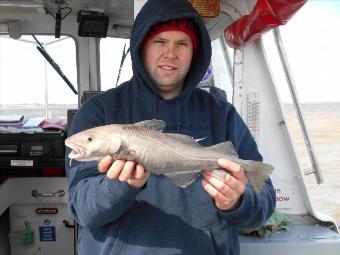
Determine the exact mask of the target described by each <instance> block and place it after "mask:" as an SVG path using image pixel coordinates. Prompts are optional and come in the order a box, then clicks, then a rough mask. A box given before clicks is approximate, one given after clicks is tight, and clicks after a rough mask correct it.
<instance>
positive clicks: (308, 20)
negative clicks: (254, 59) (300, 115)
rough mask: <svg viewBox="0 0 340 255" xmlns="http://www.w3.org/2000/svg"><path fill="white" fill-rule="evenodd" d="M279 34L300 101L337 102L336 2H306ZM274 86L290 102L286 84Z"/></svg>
mask: <svg viewBox="0 0 340 255" xmlns="http://www.w3.org/2000/svg"><path fill="white" fill-rule="evenodd" d="M280 31H281V35H282V40H283V43H284V47H285V50H286V54H287V58H288V62H289V65H290V69H291V71H292V75H293V79H294V82H295V87H296V90H297V92H298V96H299V98H300V101H301V102H302V103H312V102H340V75H339V71H340V69H339V60H340V46H339V45H340V0H309V1H307V3H306V4H305V5H304V6H303V7H302V8H301V9H300V10H299V11H298V12H297V13H296V14H295V16H293V17H292V18H291V20H290V21H289V22H288V23H287V24H286V25H284V26H281V27H280ZM270 34H271V33H270ZM266 36H269V35H266ZM307 42H308V43H307ZM277 80H279V81H280V82H278V83H282V82H281V81H283V80H284V76H283V74H281V75H279V77H277ZM280 85H281V86H280ZM278 87H280V88H281V89H280V92H281V97H282V100H283V101H284V102H290V101H291V100H290V95H289V91H288V89H287V85H286V84H283V83H282V84H279V86H278Z"/></svg>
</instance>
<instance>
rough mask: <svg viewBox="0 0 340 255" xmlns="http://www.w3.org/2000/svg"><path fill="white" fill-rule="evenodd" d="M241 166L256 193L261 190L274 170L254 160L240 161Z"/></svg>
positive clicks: (270, 166) (268, 165)
mask: <svg viewBox="0 0 340 255" xmlns="http://www.w3.org/2000/svg"><path fill="white" fill-rule="evenodd" d="M241 166H242V168H243V169H244V171H245V174H246V176H247V177H248V180H249V182H250V183H251V185H252V186H253V188H254V190H255V191H256V192H259V191H260V190H261V188H262V186H263V184H264V182H265V181H266V180H267V179H268V178H269V175H271V173H272V172H273V169H274V168H273V166H272V165H270V164H267V163H263V162H259V161H254V160H242V163H241Z"/></svg>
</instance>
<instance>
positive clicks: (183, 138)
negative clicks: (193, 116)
mask: <svg viewBox="0 0 340 255" xmlns="http://www.w3.org/2000/svg"><path fill="white" fill-rule="evenodd" d="M167 135H169V136H172V137H174V138H176V139H178V140H181V141H182V142H184V143H186V144H194V145H197V146H203V145H201V144H199V143H198V142H196V141H195V139H193V138H192V137H191V136H188V135H183V134H177V133H167Z"/></svg>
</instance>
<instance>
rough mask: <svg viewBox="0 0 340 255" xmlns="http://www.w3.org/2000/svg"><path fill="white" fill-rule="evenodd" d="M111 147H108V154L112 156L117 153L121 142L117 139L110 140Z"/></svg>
mask: <svg viewBox="0 0 340 255" xmlns="http://www.w3.org/2000/svg"><path fill="white" fill-rule="evenodd" d="M110 141H111V147H110V153H111V154H112V155H113V154H115V153H117V152H118V151H119V149H120V147H121V146H122V140H121V139H120V138H118V137H113V138H111V140H110Z"/></svg>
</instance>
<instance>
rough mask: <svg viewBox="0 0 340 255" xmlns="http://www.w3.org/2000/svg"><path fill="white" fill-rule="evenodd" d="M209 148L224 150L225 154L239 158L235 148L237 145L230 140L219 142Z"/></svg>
mask: <svg viewBox="0 0 340 255" xmlns="http://www.w3.org/2000/svg"><path fill="white" fill-rule="evenodd" d="M209 148H211V149H214V150H217V151H220V152H223V153H224V154H230V155H232V156H234V157H236V158H238V154H237V152H236V150H235V147H234V145H233V144H232V142H230V141H226V142H223V143H218V144H215V145H212V146H210V147H209Z"/></svg>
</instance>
